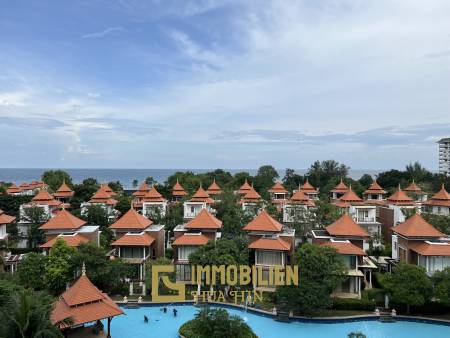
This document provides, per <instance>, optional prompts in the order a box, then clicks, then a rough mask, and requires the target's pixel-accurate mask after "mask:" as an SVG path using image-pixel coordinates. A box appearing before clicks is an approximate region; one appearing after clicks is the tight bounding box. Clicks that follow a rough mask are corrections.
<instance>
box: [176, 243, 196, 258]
mask: <svg viewBox="0 0 450 338" xmlns="http://www.w3.org/2000/svg"><path fill="white" fill-rule="evenodd" d="M195 251H197V247H195V246H180V247H178V260H180V261H188V260H189V255H190V254H191V253H193V252H195Z"/></svg>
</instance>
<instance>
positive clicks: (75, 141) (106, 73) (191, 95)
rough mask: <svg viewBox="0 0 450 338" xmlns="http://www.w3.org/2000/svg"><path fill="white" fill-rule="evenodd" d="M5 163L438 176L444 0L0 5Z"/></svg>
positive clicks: (449, 127) (445, 77)
mask: <svg viewBox="0 0 450 338" xmlns="http://www.w3.org/2000/svg"><path fill="white" fill-rule="evenodd" d="M0 5H1V7H0V65H1V67H0V142H1V144H2V146H1V147H0V159H1V161H0V167H81V168H85V167H106V168H108V167H111V168H216V167H223V168H255V167H258V166H260V165H262V164H265V163H272V164H273V165H275V166H276V167H278V168H283V167H293V168H306V167H309V165H310V164H311V163H312V162H313V161H314V160H316V159H319V160H322V159H330V158H333V159H336V160H338V161H342V162H345V163H346V164H348V165H350V166H351V167H352V168H355V169H358V168H359V169H360V168H376V169H386V168H391V167H393V168H403V167H404V165H405V164H407V163H409V162H410V161H415V160H419V161H420V162H422V163H423V164H424V165H425V166H427V167H428V168H430V169H436V168H437V165H438V162H437V145H436V143H435V142H436V140H438V139H439V138H440V137H444V136H450V94H449V93H450V17H449V13H450V2H449V1H447V0H430V1H422V0H403V1H401V0H396V1H392V0H328V1H320V0H317V1H312V0H309V1H306V0H305V1H301V0H296V1H290V0H280V1H275V0H274V1H271V0H264V1H262V0H261V1H259V0H254V1H251V0H248V1H233V0H229V1H219V0H205V1H200V0H199V1H189V0H183V1H181V0H180V1H170V0H159V1H158V0H154V1H150V0H148V1H141V0H128V1H125V0H123V1H119V0H117V1H114V0H105V1H93V0H85V1H56V0H55V1H45V0H42V1H20V0H18V1H6V0H0Z"/></svg>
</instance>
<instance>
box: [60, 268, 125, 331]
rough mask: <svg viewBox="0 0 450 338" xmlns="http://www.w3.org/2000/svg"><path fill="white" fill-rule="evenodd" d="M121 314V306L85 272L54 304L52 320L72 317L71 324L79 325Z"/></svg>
mask: <svg viewBox="0 0 450 338" xmlns="http://www.w3.org/2000/svg"><path fill="white" fill-rule="evenodd" d="M121 314H123V311H122V310H121V309H120V307H119V306H118V305H117V304H116V303H114V302H113V301H112V300H111V298H109V297H108V295H107V294H105V293H103V292H101V291H100V290H99V289H97V287H95V285H94V284H92V282H91V281H90V280H89V279H88V278H87V277H86V276H85V275H84V274H83V275H82V276H81V277H80V278H79V279H78V280H77V281H76V282H75V283H74V284H73V285H72V286H71V287H70V288H69V289H68V290H67V291H66V292H64V293H63V294H62V295H61V297H60V298H59V300H58V301H57V302H56V303H55V304H54V308H53V312H52V315H51V320H52V322H53V323H56V322H60V321H62V320H63V319H66V318H68V317H72V319H73V323H72V324H71V326H77V325H81V324H84V323H89V322H94V321H96V320H100V319H105V318H108V317H114V316H118V315H121Z"/></svg>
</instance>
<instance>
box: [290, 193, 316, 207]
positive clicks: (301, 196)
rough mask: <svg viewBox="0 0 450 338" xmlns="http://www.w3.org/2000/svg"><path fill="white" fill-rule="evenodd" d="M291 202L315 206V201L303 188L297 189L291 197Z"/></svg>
mask: <svg viewBox="0 0 450 338" xmlns="http://www.w3.org/2000/svg"><path fill="white" fill-rule="evenodd" d="M290 202H291V203H295V204H305V205H307V206H310V207H313V206H315V203H314V201H313V200H311V199H310V198H309V197H308V196H307V195H306V194H305V193H304V192H303V190H302V189H299V190H297V191H296V192H295V193H294V194H293V195H292V196H291V199H290Z"/></svg>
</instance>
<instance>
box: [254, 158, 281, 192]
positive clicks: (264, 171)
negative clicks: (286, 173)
mask: <svg viewBox="0 0 450 338" xmlns="http://www.w3.org/2000/svg"><path fill="white" fill-rule="evenodd" d="M278 177H279V175H278V172H277V171H276V170H275V168H274V167H273V166H271V165H263V166H262V167H260V168H259V169H258V172H257V174H256V176H255V177H254V180H253V184H254V187H255V189H256V190H258V191H259V193H260V194H261V196H262V197H263V198H265V199H266V200H267V199H269V193H268V192H267V190H268V189H270V188H271V187H272V186H273V184H274V183H275V179H277V178H278Z"/></svg>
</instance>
